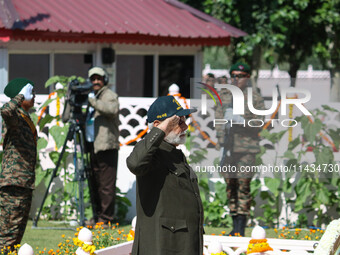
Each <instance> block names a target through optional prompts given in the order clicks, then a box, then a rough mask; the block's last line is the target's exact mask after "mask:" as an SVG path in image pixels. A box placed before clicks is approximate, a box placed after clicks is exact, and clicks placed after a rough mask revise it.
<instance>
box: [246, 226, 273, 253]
mask: <svg viewBox="0 0 340 255" xmlns="http://www.w3.org/2000/svg"><path fill="white" fill-rule="evenodd" d="M251 238H252V239H251V240H250V241H249V245H248V248H247V254H251V253H257V252H266V251H272V250H273V249H272V248H271V247H270V246H269V244H268V243H267V239H266V231H265V230H264V229H263V228H262V227H260V226H256V227H255V228H254V229H253V231H252V233H251Z"/></svg>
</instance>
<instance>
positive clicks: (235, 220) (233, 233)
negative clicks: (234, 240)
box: [228, 215, 238, 236]
mask: <svg viewBox="0 0 340 255" xmlns="http://www.w3.org/2000/svg"><path fill="white" fill-rule="evenodd" d="M237 216H238V215H234V216H232V218H233V230H232V231H231V232H230V233H229V234H228V236H235V234H236V233H237V229H238V226H237V223H238V222H237Z"/></svg>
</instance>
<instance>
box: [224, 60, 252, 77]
mask: <svg viewBox="0 0 340 255" xmlns="http://www.w3.org/2000/svg"><path fill="white" fill-rule="evenodd" d="M232 71H242V72H245V73H248V74H251V73H250V66H249V65H247V64H246V63H242V62H237V63H236V64H233V65H232V66H231V67H230V70H229V73H230V74H231V73H232Z"/></svg>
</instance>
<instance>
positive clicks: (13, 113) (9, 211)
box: [0, 78, 37, 249]
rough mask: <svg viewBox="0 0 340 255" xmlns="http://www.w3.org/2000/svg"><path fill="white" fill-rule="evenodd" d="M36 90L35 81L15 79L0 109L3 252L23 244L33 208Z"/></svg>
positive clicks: (0, 243)
mask: <svg viewBox="0 0 340 255" xmlns="http://www.w3.org/2000/svg"><path fill="white" fill-rule="evenodd" d="M33 87H34V83H33V82H32V81H30V80H28V79H24V78H16V79H14V80H12V81H10V82H9V83H8V85H7V86H6V88H5V91H4V93H5V95H6V96H8V97H10V98H11V100H10V101H9V102H8V103H6V104H4V105H3V107H2V108H1V116H2V118H3V120H4V126H3V137H4V143H3V150H4V154H3V159H2V167H1V171H0V249H2V248H4V247H5V246H6V247H8V246H10V247H11V248H12V249H13V246H14V245H16V244H19V243H20V242H21V239H22V237H23V235H24V232H25V228H26V225H27V220H28V215H29V211H30V208H31V203H32V192H33V189H34V181H35V164H36V158H37V131H36V129H35V125H34V124H33V122H32V120H31V118H30V115H29V114H28V111H29V109H31V108H32V107H33V105H34V98H35V95H34V92H33Z"/></svg>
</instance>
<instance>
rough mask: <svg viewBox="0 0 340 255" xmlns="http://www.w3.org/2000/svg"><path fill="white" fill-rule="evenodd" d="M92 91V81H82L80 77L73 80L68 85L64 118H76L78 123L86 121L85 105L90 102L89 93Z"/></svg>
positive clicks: (64, 120) (64, 119) (66, 119)
mask: <svg viewBox="0 0 340 255" xmlns="http://www.w3.org/2000/svg"><path fill="white" fill-rule="evenodd" d="M91 91H92V83H91V82H89V81H85V82H83V83H81V82H80V81H79V80H78V79H74V80H72V81H71V82H70V83H69V85H68V92H67V99H66V105H65V108H64V112H63V116H62V120H63V122H67V121H69V119H75V120H77V122H78V123H81V124H82V123H84V122H85V119H86V114H85V113H84V112H83V110H82V109H83V106H85V105H87V104H88V94H89V93H90V92H91Z"/></svg>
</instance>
